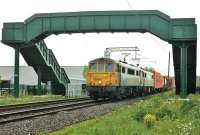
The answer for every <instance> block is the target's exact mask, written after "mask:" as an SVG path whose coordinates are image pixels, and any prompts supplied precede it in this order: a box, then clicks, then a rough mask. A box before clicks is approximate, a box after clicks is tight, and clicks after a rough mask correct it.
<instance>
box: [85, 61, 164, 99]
mask: <svg viewBox="0 0 200 135" xmlns="http://www.w3.org/2000/svg"><path fill="white" fill-rule="evenodd" d="M88 65H89V70H88V73H87V79H86V89H87V92H88V94H89V96H90V97H91V98H93V99H96V100H98V98H103V99H105V98H110V99H121V98H126V97H130V96H142V95H145V94H150V93H155V92H160V91H163V90H164V89H165V80H166V79H165V78H164V77H163V76H162V75H161V74H160V73H159V72H156V71H155V70H151V71H150V70H145V69H143V68H140V67H138V66H134V65H130V64H128V63H126V62H122V61H116V60H113V59H111V58H97V59H94V60H92V61H90V62H89V64H88Z"/></svg>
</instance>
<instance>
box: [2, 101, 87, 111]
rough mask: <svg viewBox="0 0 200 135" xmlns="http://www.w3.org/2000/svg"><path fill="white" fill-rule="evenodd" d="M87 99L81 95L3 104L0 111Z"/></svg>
mask: <svg viewBox="0 0 200 135" xmlns="http://www.w3.org/2000/svg"><path fill="white" fill-rule="evenodd" d="M89 99H90V98H89V97H82V98H72V99H62V100H50V101H42V102H32V103H26V104H12V105H3V106H0V113H1V112H4V111H9V110H16V109H23V108H29V107H39V106H45V105H52V104H58V103H66V102H77V101H82V100H89Z"/></svg>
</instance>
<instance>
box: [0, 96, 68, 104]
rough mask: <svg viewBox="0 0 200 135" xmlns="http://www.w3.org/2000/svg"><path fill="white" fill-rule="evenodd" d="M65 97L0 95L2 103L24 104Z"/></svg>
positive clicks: (0, 102)
mask: <svg viewBox="0 0 200 135" xmlns="http://www.w3.org/2000/svg"><path fill="white" fill-rule="evenodd" d="M64 98H65V97H64V96H57V95H45V96H21V97H19V98H15V97H13V96H0V105H9V104H24V103H31V102H40V101H49V100H58V99H64Z"/></svg>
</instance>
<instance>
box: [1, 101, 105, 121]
mask: <svg viewBox="0 0 200 135" xmlns="http://www.w3.org/2000/svg"><path fill="white" fill-rule="evenodd" d="M102 103H105V101H99V102H95V101H94V100H91V99H89V98H79V99H70V100H57V101H49V102H38V103H29V104H19V105H8V106H0V124H6V123H9V122H16V121H21V120H25V119H31V118H33V117H38V116H43V115H49V114H54V113H57V112H60V111H72V110H76V109H80V108H84V107H90V106H95V105H98V104H102Z"/></svg>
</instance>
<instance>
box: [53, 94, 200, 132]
mask: <svg viewBox="0 0 200 135" xmlns="http://www.w3.org/2000/svg"><path fill="white" fill-rule="evenodd" d="M188 98H189V99H190V100H185V101H183V100H182V101H180V100H178V99H179V97H178V96H175V95H174V91H170V92H166V93H162V94H160V95H154V96H151V98H149V99H147V100H143V101H140V102H138V103H136V104H135V105H131V106H130V105H129V106H124V107H121V108H118V109H116V110H115V111H113V112H111V113H109V114H107V115H104V116H100V117H97V118H96V119H93V120H88V121H84V122H81V123H79V124H75V125H72V126H68V127H66V128H64V129H62V130H60V131H56V132H53V133H50V134H51V135H200V95H189V96H188ZM174 99H176V100H174ZM146 115H150V118H145V117H147V116H146ZM146 119H148V120H146ZM148 121H150V125H148V124H149V122H148Z"/></svg>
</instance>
